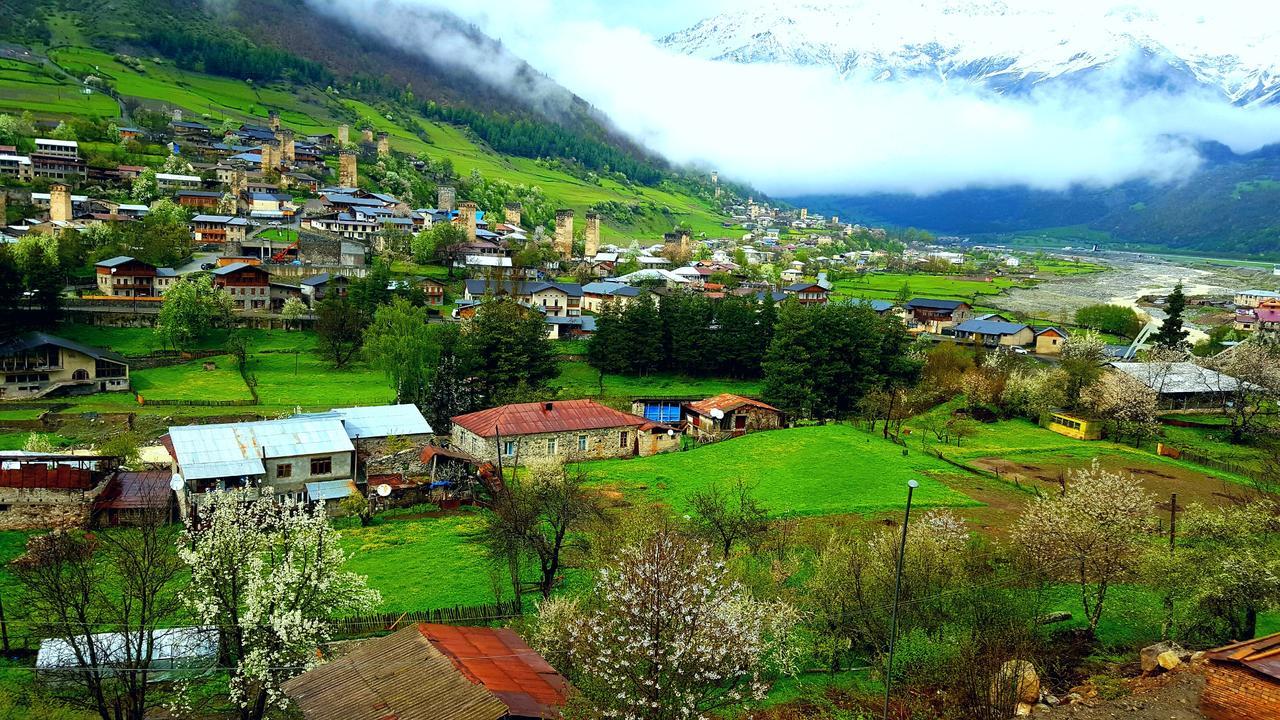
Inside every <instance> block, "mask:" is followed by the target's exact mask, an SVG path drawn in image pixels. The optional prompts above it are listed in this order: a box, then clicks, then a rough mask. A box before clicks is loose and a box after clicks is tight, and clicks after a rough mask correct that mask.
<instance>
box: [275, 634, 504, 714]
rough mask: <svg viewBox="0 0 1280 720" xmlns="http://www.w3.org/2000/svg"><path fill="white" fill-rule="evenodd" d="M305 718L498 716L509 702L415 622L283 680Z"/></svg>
mask: <svg viewBox="0 0 1280 720" xmlns="http://www.w3.org/2000/svg"><path fill="white" fill-rule="evenodd" d="M282 687H283V689H284V692H285V694H286V695H288V696H289V697H290V698H291V699H292V700H293V701H294V703H295V704H297V706H298V708H299V709H300V710H301V711H302V714H303V716H304V717H306V718H307V720H387V719H388V718H395V719H396V720H498V719H499V718H502V717H503V716H505V715H506V714H507V706H506V705H505V704H503V703H502V701H501V700H499V699H498V698H496V697H494V696H493V695H492V694H490V693H489V692H488V691H487V690H485V688H484V687H483V686H481V685H478V684H476V683H474V682H472V681H470V680H469V679H467V678H466V677H464V676H463V675H462V674H461V673H460V672H458V670H457V668H456V667H455V666H454V664H453V663H452V662H451V661H450V660H449V658H447V657H445V655H444V653H442V652H441V651H440V650H438V649H437V648H436V647H435V645H433V644H432V643H431V641H429V640H427V638H426V637H424V636H423V634H422V632H421V631H419V629H418V627H417V626H416V625H415V626H411V627H407V628H404V629H403V630H400V631H399V632H396V633H393V634H391V635H388V636H386V637H381V638H376V639H373V640H365V641H364V642H361V643H360V644H359V645H358V646H357V647H356V648H355V649H354V650H352V651H351V652H349V653H347V654H345V655H342V656H340V657H337V658H335V659H333V660H332V661H330V662H328V663H325V664H324V665H321V666H319V667H317V668H313V669H311V670H308V671H307V672H304V673H302V674H301V675H299V676H297V677H295V678H292V679H290V680H288V681H287V682H285V683H284V685H283V686H282Z"/></svg>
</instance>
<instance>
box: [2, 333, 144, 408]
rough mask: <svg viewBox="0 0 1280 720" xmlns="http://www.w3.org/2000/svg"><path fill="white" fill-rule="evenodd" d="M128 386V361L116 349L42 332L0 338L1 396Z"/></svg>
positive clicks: (32, 395)
mask: <svg viewBox="0 0 1280 720" xmlns="http://www.w3.org/2000/svg"><path fill="white" fill-rule="evenodd" d="M61 388H67V389H68V392H74V393H83V392H90V393H92V392H112V391H123V390H128V389H129V364H128V363H127V362H126V361H125V359H124V358H122V357H120V356H119V355H116V354H115V353H111V352H107V351H106V350H100V349H98V348H94V347H89V346H88V345H81V344H80V343H76V342H72V341H70V340H64V339H62V338H60V337H54V336H53V335H47V334H45V333H38V332H33V333H27V334H25V335H19V336H17V337H14V338H10V339H8V340H3V341H0V400H11V399H14V398H34V397H41V396H43V395H47V394H49V393H50V392H53V391H55V390H58V389H61Z"/></svg>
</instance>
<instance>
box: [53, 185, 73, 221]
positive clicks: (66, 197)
mask: <svg viewBox="0 0 1280 720" xmlns="http://www.w3.org/2000/svg"><path fill="white" fill-rule="evenodd" d="M49 220H51V221H53V222H71V190H70V188H68V187H67V186H66V185H62V184H58V185H54V186H53V187H51V188H49Z"/></svg>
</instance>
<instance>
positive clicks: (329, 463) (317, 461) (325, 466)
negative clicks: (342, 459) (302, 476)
mask: <svg viewBox="0 0 1280 720" xmlns="http://www.w3.org/2000/svg"><path fill="white" fill-rule="evenodd" d="M332 472H333V458H331V457H320V458H311V474H312V475H328V474H330V473H332Z"/></svg>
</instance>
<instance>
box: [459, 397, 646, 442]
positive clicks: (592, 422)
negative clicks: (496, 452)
mask: <svg viewBox="0 0 1280 720" xmlns="http://www.w3.org/2000/svg"><path fill="white" fill-rule="evenodd" d="M645 422H647V421H646V420H645V419H644V418H642V417H638V416H636V415H631V414H629V413H624V412H621V411H619V410H614V409H613V408H610V407H605V406H604V405H601V404H600V403H598V402H596V401H594V400H557V401H555V402H545V403H542V402H534V403H519V404H516V405H502V406H500V407H495V408H489V409H488V410H480V411H479V412H473V413H468V414H466V415H459V416H457V417H455V418H453V424H454V425H461V426H462V427H464V428H466V429H467V430H470V431H471V432H473V433H475V434H476V435H479V436H480V437H483V438H491V437H495V436H497V435H498V434H499V433H501V434H502V436H503V437H514V436H516V435H538V434H541V433H554V432H573V431H575V430H599V429H602V428H614V427H639V426H641V425H644V424H645Z"/></svg>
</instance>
